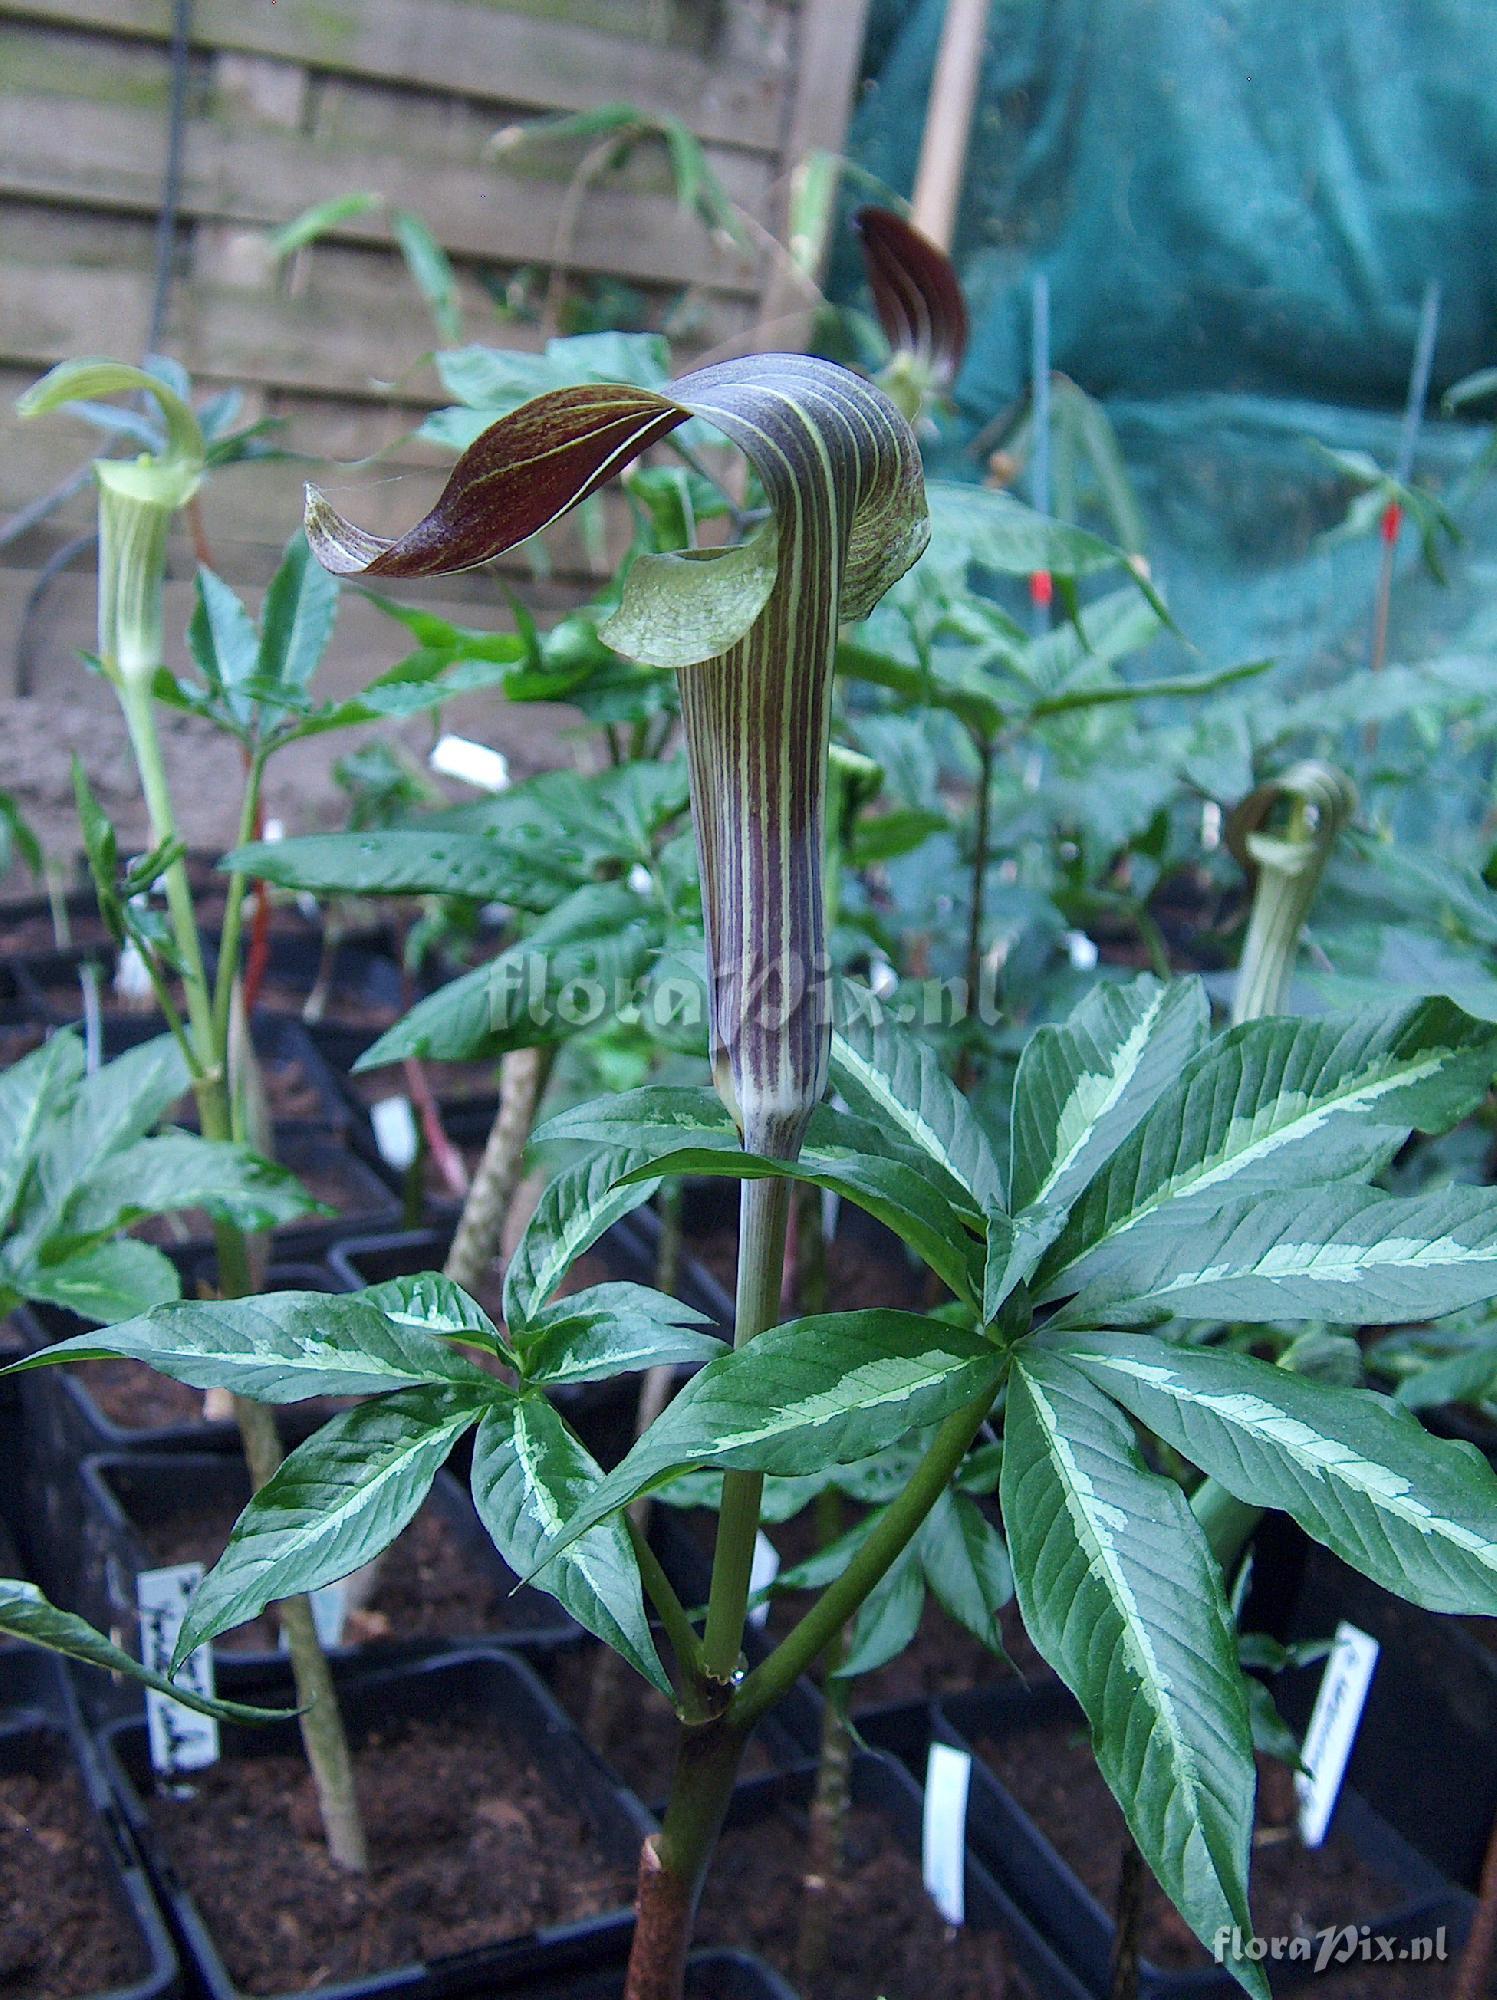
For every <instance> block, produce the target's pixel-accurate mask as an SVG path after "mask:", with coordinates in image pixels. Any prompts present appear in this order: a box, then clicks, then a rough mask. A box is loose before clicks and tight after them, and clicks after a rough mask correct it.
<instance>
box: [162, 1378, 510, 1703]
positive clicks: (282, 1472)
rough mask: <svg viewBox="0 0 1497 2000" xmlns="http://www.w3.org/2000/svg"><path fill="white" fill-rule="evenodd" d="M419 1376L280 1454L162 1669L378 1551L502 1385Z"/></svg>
mask: <svg viewBox="0 0 1497 2000" xmlns="http://www.w3.org/2000/svg"><path fill="white" fill-rule="evenodd" d="M477 1381H478V1386H477V1387H476V1388H474V1387H469V1386H463V1387H458V1386H454V1385H451V1384H442V1385H440V1386H436V1385H432V1384H423V1385H422V1386H421V1387H420V1388H416V1389H397V1390H396V1391H395V1393H394V1394H393V1395H389V1396H381V1397H378V1398H377V1399H376V1400H375V1401H373V1402H369V1403H359V1404H357V1405H355V1407H354V1408H353V1409H351V1410H345V1411H343V1412H342V1413H341V1414H340V1415H339V1416H336V1417H334V1418H333V1419H332V1420H331V1422H330V1423H327V1424H324V1425H323V1427H322V1429H321V1430H320V1431H317V1432H315V1433H314V1435H313V1436H311V1437H310V1438H308V1439H307V1441H306V1443H305V1444H303V1445H298V1447H297V1448H296V1450H295V1451H293V1452H292V1453H291V1455H290V1456H289V1457H288V1458H287V1459H285V1460H284V1461H283V1463H282V1464H281V1465H280V1467H279V1468H278V1469H277V1470H276V1471H275V1472H274V1473H273V1474H272V1476H271V1477H270V1478H269V1479H268V1480H267V1481H266V1483H265V1485H263V1486H262V1487H261V1488H260V1490H259V1492H258V1493H256V1495H255V1496H254V1498H253V1499H252V1500H251V1501H250V1503H249V1505H248V1506H247V1507H246V1508H245V1510H244V1512H243V1513H242V1514H241V1515H240V1516H239V1519H238V1521H237V1522H236V1523H235V1526H234V1532H233V1534H232V1535H231V1536H230V1537H229V1544H228V1547H227V1548H226V1549H225V1550H224V1552H223V1554H222V1556H221V1557H220V1558H219V1560H218V1561H217V1562H216V1563H215V1564H214V1566H213V1568H212V1569H211V1570H209V1572H208V1574H207V1575H206V1576H205V1577H204V1578H203V1581H202V1582H201V1583H200V1584H199V1585H198V1588H197V1590H196V1591H195V1592H194V1593H193V1598H192V1602H191V1604H190V1605H189V1606H188V1610H187V1617H186V1619H185V1621H184V1622H183V1626H182V1631H181V1635H180V1637H179V1638H178V1641H177V1650H176V1653H175V1654H174V1656H173V1659H172V1668H173V1671H175V1670H176V1668H177V1667H178V1666H180V1665H181V1663H182V1661H183V1660H185V1659H186V1658H187V1656H188V1654H189V1653H192V1652H195V1651H196V1650H197V1648H198V1647H199V1646H202V1645H206V1644H207V1642H208V1641H209V1640H210V1639H215V1638H217V1636H218V1635H219V1633H220V1632H227V1631H229V1630H230V1628H231V1627H233V1626H235V1625H242V1624H243V1623H244V1622H245V1621H246V1619H250V1618H255V1617H258V1615H259V1614H260V1612H262V1611H263V1610H264V1609H265V1607H266V1605H267V1604H269V1603H271V1602H272V1601H273V1600H275V1599H278V1598H283V1597H295V1596H298V1595H300V1594H301V1593H302V1592H304V1591H310V1590H317V1589H320V1588H321V1586H322V1585H323V1584H325V1583H335V1582H336V1581H337V1580H338V1578H339V1577H344V1576H348V1575H350V1574H351V1573H352V1572H353V1571H354V1570H356V1569H362V1567H363V1566H364V1564H365V1563H367V1562H372V1561H373V1560H374V1558H375V1557H376V1556H377V1555H379V1554H381V1553H382V1551H383V1550H385V1549H387V1548H388V1547H389V1546H390V1544H391V1542H393V1541H394V1539H395V1537H396V1536H397V1535H398V1534H399V1533H400V1531H401V1529H402V1528H403V1527H405V1525H406V1523H407V1522H408V1521H409V1520H410V1519H411V1517H412V1516H413V1515H414V1514H415V1512H416V1510H417V1508H418V1507H419V1506H420V1505H421V1503H422V1501H423V1500H424V1499H425V1498H426V1496H427V1494H428V1493H429V1492H430V1491H431V1485H432V1481H433V1480H434V1479H435V1478H436V1476H437V1474H438V1472H440V1470H441V1469H442V1465H443V1462H444V1460H445V1459H446V1458H447V1455H448V1453H449V1452H450V1451H451V1450H452V1447H453V1445H454V1444H456V1442H457V1440H458V1439H459V1438H460V1437H461V1436H462V1434H463V1432H464V1431H466V1430H470V1429H471V1428H472V1427H473V1425H474V1424H476V1423H477V1422H478V1420H479V1418H480V1417H481V1416H482V1415H483V1413H484V1411H485V1409H486V1408H488V1407H489V1405H490V1404H491V1403H492V1402H495V1401H498V1400H500V1399H502V1398H503V1397H504V1396H505V1395H506V1393H507V1392H506V1391H505V1390H504V1389H503V1388H502V1387H501V1385H500V1384H499V1383H497V1382H494V1381H491V1380H489V1379H487V1378H485V1377H482V1376H479V1377H478V1378H477Z"/></svg>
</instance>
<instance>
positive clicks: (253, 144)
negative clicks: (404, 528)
mask: <svg viewBox="0 0 1497 2000" xmlns="http://www.w3.org/2000/svg"><path fill="white" fill-rule="evenodd" d="M162 143H163V142H162V133H161V123H160V120H159V119H158V118H157V117H156V116H155V115H154V114H153V113H151V112H149V111H138V110H134V109H132V108H130V107H128V106H118V105H107V104H106V105H99V104H85V103H82V102H79V103H70V102H68V101H67V100H65V99H52V98H45V97H34V96H29V95H25V96H20V97H13V96H11V95H10V94H8V93H3V92H0V191H4V192H7V193H9V194H11V195H13V196H20V197H23V198H26V199H28V200H33V201H47V202H55V203H64V204H69V205H76V206H78V207H81V208H88V209H97V208H105V207H107V208H111V209H118V210H125V211H136V212H147V213H154V212H155V210H156V209H157V208H158V206H159V204H160V200H161V153H162ZM364 189H369V190H372V191H373V192H376V193H379V194H383V195H384V196H385V197H386V199H387V200H388V201H389V202H390V203H391V204H392V205H394V206H396V207H404V208H411V209H414V210H416V211H417V212H419V213H420V214H421V215H422V216H423V217H424V218H425V220H426V221H427V222H428V224H429V225H430V226H431V228H432V230H433V231H434V232H435V234H436V235H437V237H438V238H439V239H440V241H441V242H442V243H443V244H445V245H446V247H447V248H448V249H449V250H451V251H452V252H453V253H454V254H455V255H458V256H460V257H470V258H482V259H484V260H487V261H491V262H493V263H498V264H531V263H550V262H551V261H552V260H553V258H554V255H555V252H556V249H557V245H558V241H559V240H560V231H561V225H562V221H563V216H564V210H565V206H566V200H567V195H566V189H565V187H564V186H561V185H559V184H557V183H555V182H549V181H535V180H532V179H528V178H524V179H522V178H520V177H518V176H515V175H512V174H506V173H504V172H503V171H501V169H500V168H499V167H498V166H494V167H482V168H480V167H461V166H456V165H444V166H443V167H442V168H441V169H440V171H438V172H436V173H434V172H433V171H432V170H431V167H430V166H429V165H428V164H426V163H424V162H422V161H421V160H420V159H413V158H411V157H409V156H408V155H405V154H397V153H394V152H384V151H379V152H367V151H364V150H362V149H360V148H357V147H345V146H329V145H322V144H319V143H318V142H317V141H316V140H313V139H306V138H303V137H302V136H301V135H300V134H298V133H294V132H271V131H267V130H266V129H265V128H263V127H260V128H253V127H250V128H246V127H245V126H242V125H237V124H235V125H229V124H222V123H219V122H217V121H215V120H211V119H193V120H192V121H190V123H189V124H188V127H187V132H186V140H185V146H184V153H183V174H182V209H183V213H184V214H186V215H191V216H204V217H212V218H214V219H216V220H226V221H242V222H256V223H265V224H278V223H282V222H286V221H288V220H289V219H290V218H291V217H292V216H294V215H297V214H299V213H300V212H301V211H302V210H303V209H305V208H307V207H309V206H310V205H311V204H312V203H313V202H316V201H322V200H326V199H329V198H332V197H335V196H338V195H344V194H348V193H350V192H356V191H362V190H364ZM337 234H338V235H339V236H340V237H341V238H343V239H344V240H349V241H355V242H388V240H389V222H388V219H387V218H386V217H385V216H384V215H383V214H379V213H376V214H370V215H363V216H358V217H354V218H351V219H350V220H349V221H347V222H346V223H344V224H342V225H340V227H339V230H338V231H337ZM566 261H567V263H568V265H569V266H570V268H572V269H574V270H579V271H597V272H604V273H607V274H610V275H613V276H618V277H624V278H627V279H629V280H631V281H633V282H637V283H645V284H701V285H704V286H707V287H709V288H711V289H714V290H720V291H724V292H727V293H731V294H735V295H738V296H750V295H752V294H753V293H754V292H755V291H756V289H757V283H758V279H757V273H756V270H755V264H754V260H753V259H751V258H747V257H745V256H743V255H742V254H740V253H738V252H736V251H731V250H727V251H725V250H724V249H723V248H722V247H721V246H719V245H718V244H716V243H714V242H713V240H712V238H711V236H710V234H709V232H708V231H707V230H706V229H705V228H704V227H703V225H702V224H701V223H700V222H698V221H697V220H696V219H695V218H693V217H689V216H685V215H683V214H682V212H681V210H680V208H679V206H678V205H677V203H676V202H675V201H674V200H673V199H672V198H671V197H670V196H667V195H649V194H636V193H632V192H630V191H628V190H624V189H619V188H614V187H609V186H607V185H600V186H599V187H597V188H595V189H593V190H592V192H591V193H590V194H589V196H588V199H587V200H586V201H585V202H584V203H583V204H582V205H581V209H580V212H579V213H578V215H577V218H576V227H575V229H574V231H573V232H572V235H571V248H570V251H569V253H568V256H567V260H566Z"/></svg>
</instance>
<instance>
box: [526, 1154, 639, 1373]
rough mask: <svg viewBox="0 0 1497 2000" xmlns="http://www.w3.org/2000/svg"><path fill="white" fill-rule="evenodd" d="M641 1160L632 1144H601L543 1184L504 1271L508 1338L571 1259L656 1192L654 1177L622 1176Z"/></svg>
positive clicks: (534, 1310)
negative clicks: (632, 1178)
mask: <svg viewBox="0 0 1497 2000" xmlns="http://www.w3.org/2000/svg"><path fill="white" fill-rule="evenodd" d="M645 1161H646V1155H645V1154H644V1153H643V1152H641V1151H639V1150H638V1149H637V1148H635V1147H631V1146H618V1145H615V1146H612V1147H600V1148H599V1149H598V1150H597V1151H596V1152H594V1153H592V1154H591V1155H590V1156H589V1157H588V1158H587V1159H584V1160H581V1161H579V1162H578V1163H577V1165H575V1166H571V1167H564V1168H563V1169H562V1171H561V1172H560V1173H559V1174H555V1175H553V1176H552V1178H551V1179H550V1180H549V1181H548V1182H547V1183H546V1185H545V1188H544V1189H543V1190H542V1192H541V1198H540V1200H539V1201H538V1202H537V1203H536V1206H535V1212H534V1214H533V1215H532V1216H531V1218H530V1221H529V1223H528V1225H527V1227H526V1230H525V1234H524V1235H523V1236H522V1237H521V1238H520V1243H519V1247H518V1249H517V1250H516V1251H515V1254H514V1256H513V1257H511V1259H510V1260H509V1267H508V1269H507V1270H506V1271H505V1273H504V1317H505V1320H506V1323H507V1324H508V1326H509V1329H510V1336H511V1338H512V1339H515V1340H518V1339H519V1337H520V1332H521V1329H522V1328H523V1327H525V1326H526V1325H527V1324H528V1323H529V1321H530V1320H531V1318H532V1317H533V1316H534V1315H535V1314H536V1313H537V1312H538V1311H539V1310H540V1309H541V1307H542V1306H544V1304H545V1302H546V1300H547V1299H549V1298H550V1296H551V1294H552V1293H553V1292H554V1291H555V1290H556V1287H557V1286H558V1285H559V1284H560V1283H561V1281H562V1279H563V1278H564V1277H565V1276H566V1274H567V1272H568V1271H569V1270H570V1269H571V1267H572V1264H573V1263H574V1261H575V1260H576V1259H577V1258H578V1257H580V1256H581V1255H582V1253H583V1252H584V1251H585V1250H589V1249H591V1248H592V1246H593V1244H594V1243H596V1242H597V1240H598V1238H599V1237H600V1236H601V1235H602V1234H603V1232H604V1231H605V1230H607V1229H610V1228H612V1226H613V1224H614V1223H615V1222H618V1221H620V1220H621V1219H622V1218H623V1217H624V1216H626V1215H629V1214H631V1213H632V1212H633V1210H635V1209H636V1208H639V1207H640V1206H641V1205H642V1204H643V1203H645V1202H647V1201H648V1200H649V1199H650V1196H651V1195H652V1194H654V1192H655V1190H656V1189H657V1188H658V1187H659V1185H660V1182H659V1181H658V1180H637V1181H626V1180H625V1179H624V1176H625V1175H627V1174H629V1173H631V1172H633V1171H634V1170H635V1169H636V1168H638V1167H640V1166H642V1165H644V1164H645Z"/></svg>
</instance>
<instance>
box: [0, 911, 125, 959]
mask: <svg viewBox="0 0 1497 2000" xmlns="http://www.w3.org/2000/svg"><path fill="white" fill-rule="evenodd" d="M108 942H109V933H108V932H107V931H106V930H105V928H104V924H103V920H102V918H100V916H99V915H98V913H97V912H95V911H70V912H69V914H68V937H67V943H66V944H59V942H58V938H57V932H56V929H55V927H54V925H53V922H52V913H51V911H50V910H38V911H37V912H35V914H34V915H32V916H29V917H20V918H14V917H0V956H3V957H5V958H21V957H25V956H29V955H31V954H34V953H41V952H48V951H70V950H73V949H76V948H81V947H83V946H92V945H107V944H108Z"/></svg>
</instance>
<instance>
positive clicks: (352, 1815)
mask: <svg viewBox="0 0 1497 2000" xmlns="http://www.w3.org/2000/svg"><path fill="white" fill-rule="evenodd" d="M118 686H119V695H120V702H121V705H122V707H123V708H124V712H125V722H126V726H127V727H128V729H129V732H130V743H131V747H132V748H133V750H134V752H135V762H136V767H137V769H138V771H139V773H140V782H141V788H142V790H143V792H144V793H145V800H146V809H147V811H148V813H149V814H150V819H151V830H152V837H153V838H154V839H155V840H156V841H157V842H161V841H166V840H175V839H176V838H177V819H176V812H175V809H174V807H173V805H172V796H171V788H170V786H169V784H168V783H167V777H166V765H165V761H164V759H163V757H162V754H161V739H160V736H159V734H158V733H157V729H156V717H155V711H154V708H153V705H152V700H151V690H150V680H149V677H148V676H146V675H143V674H132V675H129V676H124V677H122V678H121V679H120V681H119V683H118ZM166 901H167V910H168V913H169V915H170V917H171V922H172V930H173V933H174V936H175V939H176V946H177V954H178V957H179V958H180V960H181V963H182V983H183V988H184V991H185V993H186V996H187V1018H188V1021H189V1023H190V1026H191V1031H192V1038H193V1041H194V1043H195V1045H196V1048H197V1051H198V1074H197V1075H196V1077H195V1078H194V1083H193V1091H194V1095H195V1096H196V1099H197V1106H198V1118H199V1121H200V1123H201V1125H202V1128H203V1137H204V1138H205V1139H229V1138H232V1136H233V1113H232V1109H231V1102H230V1093H229V1077H228V1015H227V1009H225V1014H224V1023H223V1030H222V1033H220V1031H219V1024H218V1014H217V1009H216V1008H215V1006H214V1001H213V996H212V994H211V993H210V991H209V987H208V975H207V971H206V969H205V967H204V964H203V948H202V941H201V939H200V938H199V936H198V927H197V915H196V912H195V911H194V909H193V907H192V889H191V885H190V884H189V882H188V880H187V870H186V867H185V866H184V865H183V863H182V862H181V861H175V862H173V864H172V866H171V867H170V869H168V871H167V875H166ZM231 942H232V941H231V939H230V938H229V936H228V932H227V925H226V926H225V936H224V939H223V951H224V959H223V963H222V964H221V965H220V968H219V972H220V990H221V991H222V990H223V982H224V979H225V977H227V983H228V987H229V989H232V986H233V974H232V969H231V960H230V957H229V953H230V949H231ZM233 949H234V951H235V952H236V954H237V943H236V944H233ZM213 1233H214V1240H215V1244H216V1246H217V1253H218V1285H219V1290H220V1292H221V1293H222V1295H223V1296H224V1297H225V1298H244V1297H246V1296H247V1295H248V1294H249V1293H250V1292H251V1291H252V1290H253V1289H254V1283H253V1276H252V1273H251V1268H250V1257H249V1247H248V1245H247V1243H246V1242H245V1238H244V1234H243V1232H242V1231H241V1230H238V1229H235V1228H234V1227H233V1226H232V1224H229V1223H218V1224H216V1225H215V1228H214V1232H213ZM234 1418H235V1421H236V1423H237V1424H238V1426H239V1435H240V1437H241V1439H242V1440H243V1443H244V1455H245V1458H246V1460H247V1462H248V1465H249V1469H250V1482H251V1485H252V1486H253V1488H254V1490H255V1491H256V1492H258V1491H259V1490H260V1488H261V1487H262V1486H263V1485H264V1484H265V1482H266V1480H268V1479H269V1478H270V1476H271V1474H272V1473H273V1472H274V1471H275V1470H276V1468H277V1466H278V1465H279V1464H280V1463H281V1457H282V1453H281V1441H280V1434H279V1432H278V1431H277V1429H276V1424H275V1418H274V1416H273V1415H272V1414H271V1412H270V1411H269V1410H268V1409H267V1408H265V1407H264V1405H263V1404H260V1403H255V1402H251V1401H249V1400H248V1399H247V1398H246V1397H243V1396H235V1397H234ZM281 1623H282V1627H283V1629H284V1631H285V1634H286V1646H287V1650H288V1652H289V1654H290V1656H291V1674H292V1679H293V1681H294V1682H295V1685H296V1700H297V1706H298V1707H299V1708H300V1709H301V1710H302V1711H303V1713H302V1716H301V1734H302V1743H303V1745H304V1747H305V1749H306V1753H307V1762H308V1764H309V1765H310V1766H311V1771H312V1781H313V1784H314V1786H315V1788H316V1791H317V1799H318V1804H319V1806H320V1808H321V1813H322V1823H323V1829H324V1831H325V1833H326V1836H327V1843H328V1852H329V1853H330V1854H331V1856H332V1858H333V1860H334V1861H335V1862H336V1863H337V1864H338V1865H339V1866H340V1867H342V1868H346V1869H348V1870H349V1871H350V1872H351V1873H356V1874H363V1873H364V1872H366V1871H367V1869H368V1866H369V1858H368V1851H367V1846H366V1843H365V1838H364V1829H363V1823H362V1820H361V1818H360V1814H359V1805H358V1793H357V1790H356V1787H355V1784H354V1772H353V1757H352V1754H351V1752H350V1750H349V1747H348V1737H347V1733H346V1731H345V1730H344V1727H343V1717H342V1714H341V1712H340V1710H339V1706H338V1696H337V1690H336V1689H335V1687H334V1685H333V1678H332V1673H331V1670H330V1669H329V1667H328V1662H327V1655H326V1654H325V1653H324V1652H323V1649H322V1646H321V1644H320V1642H319V1640H318V1637H317V1627H316V1623H315V1621H314V1619H313V1616H312V1607H311V1604H310V1602H309V1600H308V1599H307V1598H306V1597H304V1596H303V1597H294V1598H287V1599H286V1600H285V1602H284V1603H283V1604H282V1606H281Z"/></svg>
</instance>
